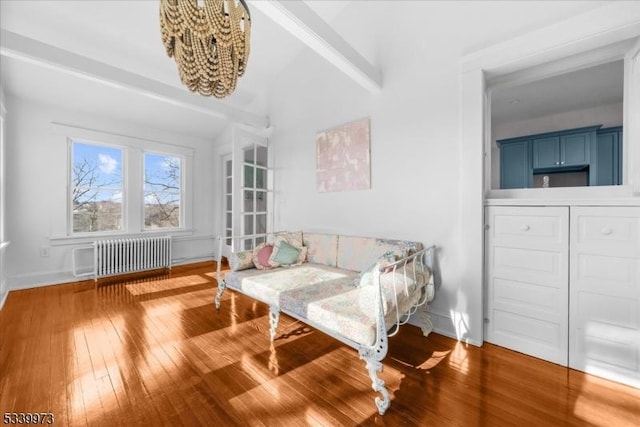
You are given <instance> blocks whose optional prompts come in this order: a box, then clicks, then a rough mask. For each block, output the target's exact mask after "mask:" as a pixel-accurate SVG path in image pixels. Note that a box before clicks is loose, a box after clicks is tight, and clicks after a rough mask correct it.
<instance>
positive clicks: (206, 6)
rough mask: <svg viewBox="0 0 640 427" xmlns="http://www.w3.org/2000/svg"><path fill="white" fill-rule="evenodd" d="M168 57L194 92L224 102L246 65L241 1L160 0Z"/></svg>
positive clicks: (245, 16)
mask: <svg viewBox="0 0 640 427" xmlns="http://www.w3.org/2000/svg"><path fill="white" fill-rule="evenodd" d="M160 28H161V30H162V42H163V43H164V46H165V48H166V50H167V55H169V56H170V57H171V56H172V57H173V58H174V59H175V60H176V64H178V72H179V73H180V80H182V83H184V84H185V86H187V87H188V88H189V90H190V91H192V92H198V93H199V94H201V95H205V96H211V95H213V96H215V97H216V98H224V97H226V96H227V95H229V94H231V93H232V92H233V91H234V90H235V88H236V83H237V81H238V77H240V76H242V75H243V74H244V71H245V69H246V66H247V60H248V59H249V39H250V36H251V16H250V15H249V8H248V7H247V4H246V3H245V1H244V0H204V1H203V0H160Z"/></svg>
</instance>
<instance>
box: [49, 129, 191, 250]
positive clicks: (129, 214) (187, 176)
mask: <svg viewBox="0 0 640 427" xmlns="http://www.w3.org/2000/svg"><path fill="white" fill-rule="evenodd" d="M51 128H52V131H53V133H54V134H57V135H59V136H60V137H61V138H65V139H73V140H77V141H86V142H91V141H99V142H98V144H101V145H105V146H116V147H124V148H125V149H126V156H127V160H126V162H127V164H126V165H123V173H124V174H126V176H125V177H124V178H123V179H124V184H123V187H124V188H123V199H125V198H126V201H127V203H126V206H125V209H126V212H125V213H124V218H125V219H124V226H123V229H122V230H119V231H113V232H106V233H84V235H79V234H78V233H71V232H70V231H71V230H72V227H71V228H70V226H69V221H70V218H71V216H70V215H71V212H70V211H69V210H68V209H67V210H66V212H65V215H66V216H65V218H53V219H52V230H51V236H50V240H51V242H52V244H54V242H56V244H58V245H61V244H62V245H63V244H65V242H67V241H68V242H84V241H91V240H95V238H96V237H100V236H108V237H110V238H114V237H120V236H122V237H133V236H138V235H142V234H144V235H153V234H160V235H161V234H171V235H174V236H176V235H185V234H192V233H193V230H192V228H193V166H194V161H193V157H194V150H193V148H191V147H185V146H181V145H178V144H171V143H167V142H162V141H155V140H151V139H147V138H139V137H136V136H128V135H122V134H116V133H111V132H107V131H103V130H97V129H89V128H84V127H79V126H74V125H69V124H64V123H57V122H53V123H51ZM144 151H148V152H153V153H166V154H170V155H173V156H176V157H182V158H183V159H184V165H183V168H184V170H183V174H182V175H183V176H182V180H183V183H182V185H183V192H184V195H183V197H184V201H183V203H184V212H183V213H182V215H184V217H183V218H184V221H183V223H182V227H181V228H179V229H164V230H156V229H154V230H145V229H144V216H143V215H140V211H139V209H138V207H140V206H143V204H142V202H143V200H142V195H143V193H144V189H143V187H142V181H143V178H142V173H144V172H143V171H142V166H143V164H142V153H143V152H144ZM70 161H71V159H70V157H69V156H68V162H70ZM123 162H124V160H123ZM69 168H70V163H68V164H67V206H70V195H69V194H68V191H69V189H70V187H71V184H70V182H69V179H70V176H71V174H70V173H69V170H70V169H69ZM132 168H139V169H140V170H141V172H140V173H136V172H137V171H135V170H132ZM133 188H136V189H140V190H139V191H137V190H136V191H131V189H133ZM143 208H144V207H143Z"/></svg>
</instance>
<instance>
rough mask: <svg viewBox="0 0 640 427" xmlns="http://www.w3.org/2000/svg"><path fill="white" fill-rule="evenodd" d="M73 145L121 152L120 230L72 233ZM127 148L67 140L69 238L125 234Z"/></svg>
mask: <svg viewBox="0 0 640 427" xmlns="http://www.w3.org/2000/svg"><path fill="white" fill-rule="evenodd" d="M74 143H79V144H85V145H93V146H96V147H107V148H114V149H118V150H120V151H121V152H122V160H121V162H122V165H121V170H122V216H121V218H120V228H119V229H118V230H111V231H94V232H75V231H73V200H72V199H73V197H72V192H73V189H72V188H71V187H72V185H73V180H72V178H71V174H72V173H71V169H72V167H73V160H74V159H73V144H74ZM127 151H128V150H127V147H124V146H121V145H114V144H106V143H103V142H97V141H90V140H87V139H80V138H73V137H69V138H67V234H68V235H69V236H73V237H84V236H105V237H106V236H111V235H114V234H122V233H124V232H125V230H126V226H127V209H126V206H127V200H128V197H127V194H128V191H127V186H126V183H127V164H128V161H127V159H128V155H127V154H128V153H127Z"/></svg>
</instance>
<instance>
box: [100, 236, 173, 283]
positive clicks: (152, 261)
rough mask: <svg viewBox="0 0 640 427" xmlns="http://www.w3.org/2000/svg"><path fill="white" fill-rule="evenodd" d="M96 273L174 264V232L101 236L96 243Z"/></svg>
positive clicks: (117, 272)
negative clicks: (149, 234)
mask: <svg viewBox="0 0 640 427" xmlns="http://www.w3.org/2000/svg"><path fill="white" fill-rule="evenodd" d="M93 249H94V251H93V257H94V262H93V269H94V270H93V275H94V278H95V279H96V280H98V278H100V277H105V276H113V275H115V274H124V273H133V272H136V271H145V270H155V269H160V268H169V269H170V268H171V236H162V237H140V238H132V239H113V240H99V241H96V242H94V243H93Z"/></svg>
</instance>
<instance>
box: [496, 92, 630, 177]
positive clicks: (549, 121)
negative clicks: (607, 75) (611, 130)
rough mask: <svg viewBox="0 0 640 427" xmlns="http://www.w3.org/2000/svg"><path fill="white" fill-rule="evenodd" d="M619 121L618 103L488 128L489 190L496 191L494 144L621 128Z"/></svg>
mask: <svg viewBox="0 0 640 427" xmlns="http://www.w3.org/2000/svg"><path fill="white" fill-rule="evenodd" d="M622 120H623V114H622V103H618V104H611V105H601V106H597V107H593V108H587V109H584V110H576V111H567V112H564V113H560V114H553V115H550V116H544V117H535V118H531V119H527V120H518V121H514V122H508V123H494V124H492V126H491V132H492V137H491V140H492V144H491V188H494V189H498V188H500V150H498V146H497V144H496V141H498V140H501V139H505V138H514V137H518V136H525V135H534V134H537V133H544V132H553V131H558V130H564V129H575V128H579V127H585V126H595V125H602V127H603V128H607V127H612V126H622Z"/></svg>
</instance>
